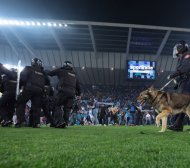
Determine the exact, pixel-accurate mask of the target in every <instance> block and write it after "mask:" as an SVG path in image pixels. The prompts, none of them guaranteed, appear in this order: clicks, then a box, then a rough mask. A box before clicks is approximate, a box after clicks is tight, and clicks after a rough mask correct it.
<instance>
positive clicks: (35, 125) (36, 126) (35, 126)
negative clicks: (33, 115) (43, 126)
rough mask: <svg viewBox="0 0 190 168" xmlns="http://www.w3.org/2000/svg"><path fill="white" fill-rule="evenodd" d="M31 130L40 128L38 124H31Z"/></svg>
mask: <svg viewBox="0 0 190 168" xmlns="http://www.w3.org/2000/svg"><path fill="white" fill-rule="evenodd" d="M32 128H40V124H33V125H32Z"/></svg>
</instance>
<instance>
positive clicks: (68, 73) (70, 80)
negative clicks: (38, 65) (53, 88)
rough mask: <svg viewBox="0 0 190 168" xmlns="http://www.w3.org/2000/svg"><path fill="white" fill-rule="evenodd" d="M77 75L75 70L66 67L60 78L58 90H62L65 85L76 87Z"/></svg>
mask: <svg viewBox="0 0 190 168" xmlns="http://www.w3.org/2000/svg"><path fill="white" fill-rule="evenodd" d="M76 83H77V76H76V74H75V72H74V71H72V70H67V69H65V74H64V76H63V77H62V78H61V79H60V80H59V84H58V90H59V91H61V90H62V89H63V88H64V87H69V88H71V89H76Z"/></svg>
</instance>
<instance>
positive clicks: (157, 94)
mask: <svg viewBox="0 0 190 168" xmlns="http://www.w3.org/2000/svg"><path fill="white" fill-rule="evenodd" d="M160 93H161V91H158V93H157V95H156V97H155V98H154V99H153V101H152V103H154V101H155V100H156V98H157V97H158V95H159V94H160Z"/></svg>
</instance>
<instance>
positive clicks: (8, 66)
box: [3, 64, 11, 69]
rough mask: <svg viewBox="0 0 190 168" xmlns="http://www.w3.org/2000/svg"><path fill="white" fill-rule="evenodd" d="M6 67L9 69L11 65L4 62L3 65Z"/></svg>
mask: <svg viewBox="0 0 190 168" xmlns="http://www.w3.org/2000/svg"><path fill="white" fill-rule="evenodd" d="M3 66H4V67H5V68H7V69H10V68H11V65H9V64H4V65H3Z"/></svg>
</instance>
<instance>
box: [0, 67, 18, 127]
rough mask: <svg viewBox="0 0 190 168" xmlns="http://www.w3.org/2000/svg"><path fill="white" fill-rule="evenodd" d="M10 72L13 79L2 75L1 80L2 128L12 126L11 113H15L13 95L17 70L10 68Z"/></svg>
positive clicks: (0, 109) (0, 107)
mask: <svg viewBox="0 0 190 168" xmlns="http://www.w3.org/2000/svg"><path fill="white" fill-rule="evenodd" d="M11 72H12V73H13V75H14V77H13V78H11V77H8V76H7V75H4V76H3V78H2V82H1V86H2V91H1V92H2V93H3V96H2V98H1V99H0V112H1V117H2V118H3V119H4V122H3V123H2V124H1V125H2V127H7V126H11V125H12V118H13V113H14V112H15V107H14V104H15V94H16V85H17V78H16V76H17V69H15V68H11Z"/></svg>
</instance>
